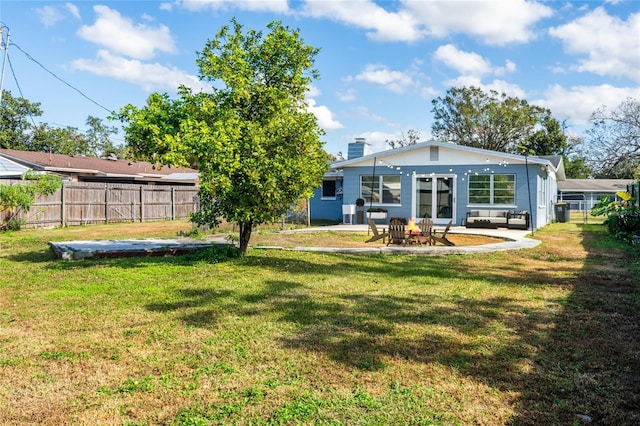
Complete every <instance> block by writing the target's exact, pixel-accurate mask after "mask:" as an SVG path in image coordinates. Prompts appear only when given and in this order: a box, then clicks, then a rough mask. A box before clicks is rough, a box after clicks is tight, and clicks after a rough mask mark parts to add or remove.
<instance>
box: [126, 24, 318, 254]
mask: <svg viewBox="0 0 640 426" xmlns="http://www.w3.org/2000/svg"><path fill="white" fill-rule="evenodd" d="M267 28H268V30H269V31H268V32H267V33H266V34H263V33H262V32H261V31H255V30H253V29H247V30H245V29H244V28H243V27H242V25H240V24H239V23H238V22H237V21H235V20H233V21H232V22H231V25H226V26H224V27H223V28H222V29H221V30H220V31H219V32H218V33H217V34H216V36H215V37H214V38H213V39H210V40H208V41H207V43H206V44H205V46H204V49H203V50H202V51H201V52H198V56H197V59H196V63H197V65H198V68H199V73H200V78H201V80H204V81H208V82H210V83H211V87H212V91H211V93H197V94H194V93H192V92H191V91H190V90H188V89H186V88H184V87H183V88H181V90H180V94H179V95H180V99H178V100H171V99H169V97H168V96H167V95H159V94H153V95H151V96H150V97H149V99H148V100H147V104H146V106H145V107H144V108H137V107H134V106H131V105H127V106H126V107H124V108H123V109H121V110H120V112H119V114H118V118H120V119H121V120H122V121H123V122H124V123H125V132H126V141H127V144H128V146H129V147H130V148H131V149H132V150H133V152H134V155H136V156H142V157H144V158H148V159H153V160H155V161H158V162H160V163H162V164H174V165H178V164H181V165H187V164H189V165H191V166H194V167H197V168H198V169H199V172H200V199H201V203H202V206H201V208H202V210H201V211H200V212H199V213H198V214H196V215H194V217H193V219H194V220H195V221H196V223H200V224H205V223H206V224H209V225H216V224H217V223H218V220H219V219H220V218H224V219H226V220H227V221H229V222H237V223H238V224H239V228H240V252H241V254H244V253H245V252H246V249H247V247H248V243H249V239H250V237H251V230H252V227H253V226H254V225H257V224H260V223H264V222H267V221H274V220H277V219H279V218H280V217H281V216H282V215H283V214H284V213H285V212H286V210H287V209H288V208H289V206H291V205H292V204H294V203H295V202H296V201H297V200H298V199H299V198H300V197H308V196H310V195H311V193H312V190H313V189H314V188H316V187H317V186H318V185H319V184H320V182H321V180H322V175H323V174H324V172H325V171H326V169H327V167H328V156H327V154H326V152H325V151H324V150H323V143H322V142H321V140H320V137H321V135H322V134H323V131H322V129H320V128H319V127H318V124H317V120H316V117H315V116H314V115H313V114H312V113H310V112H308V111H307V108H306V107H307V104H306V101H305V98H304V96H305V92H306V91H307V90H308V87H309V84H310V83H311V81H312V79H313V78H318V77H319V74H318V72H317V70H315V69H314V68H313V64H314V62H315V56H316V55H317V53H318V49H316V48H313V47H311V46H308V45H306V44H305V43H304V41H303V39H302V38H301V37H300V34H299V32H298V31H297V30H292V29H290V28H288V27H285V26H283V25H282V23H281V22H277V21H276V22H271V23H270V24H268V26H267Z"/></svg>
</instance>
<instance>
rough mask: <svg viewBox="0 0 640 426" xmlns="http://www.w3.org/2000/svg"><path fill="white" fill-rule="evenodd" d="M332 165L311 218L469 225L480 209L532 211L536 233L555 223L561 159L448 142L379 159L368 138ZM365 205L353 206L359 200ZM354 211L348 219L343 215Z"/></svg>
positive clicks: (402, 150) (407, 148)
mask: <svg viewBox="0 0 640 426" xmlns="http://www.w3.org/2000/svg"><path fill="white" fill-rule="evenodd" d="M348 152H349V158H348V159H347V160H344V161H339V162H336V163H333V164H332V165H331V167H332V170H331V172H329V173H327V174H326V175H325V177H324V179H323V183H322V186H321V187H320V188H318V189H317V190H316V191H315V193H314V197H313V198H312V199H311V201H310V217H311V219H313V220H316V219H332V220H344V221H345V222H349V221H350V220H349V219H351V220H353V218H354V217H355V220H356V222H360V223H366V220H367V216H366V214H367V212H366V211H367V210H368V209H370V208H372V209H376V208H377V209H379V210H386V211H387V214H386V217H384V219H381V220H385V221H388V220H389V219H390V218H391V217H403V218H417V219H420V218H425V217H428V218H431V219H432V220H433V221H434V223H435V224H440V225H444V224H446V223H448V222H449V221H450V220H451V221H453V223H454V224H456V225H463V224H464V223H465V220H466V217H467V212H469V211H472V210H478V209H482V210H484V211H486V210H498V211H508V212H525V211H526V212H529V213H530V217H531V223H532V225H533V227H535V228H540V227H542V226H545V225H546V224H548V223H550V222H551V221H552V220H553V214H554V211H553V207H554V204H555V202H556V200H557V198H556V196H557V195H556V194H557V189H558V181H562V180H564V179H565V175H564V166H563V163H562V158H561V157H535V156H534V157H525V156H522V155H513V154H506V153H503V152H496V151H488V150H484V149H478V148H472V147H468V146H462V145H456V144H452V143H443V142H434V141H430V142H422V143H418V144H415V145H409V146H405V147H402V148H397V149H392V150H388V151H383V152H377V153H374V154H368V153H367V145H366V142H365V141H364V140H363V139H358V140H356V142H354V143H352V144H350V145H349V151H348ZM358 199H362V200H364V206H362V207H357V206H355V204H356V200H358ZM349 212H350V213H355V215H353V216H351V215H349V216H345V215H343V213H349Z"/></svg>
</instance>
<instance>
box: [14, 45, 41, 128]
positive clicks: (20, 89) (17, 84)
mask: <svg viewBox="0 0 640 426" xmlns="http://www.w3.org/2000/svg"><path fill="white" fill-rule="evenodd" d="M7 62H9V68H10V69H11V74H12V75H13V79H14V80H15V82H16V87H17V88H18V92H19V93H20V97H21V98H22V99H25V97H24V95H23V94H22V88H20V83H18V79H17V77H16V73H15V71H14V70H13V64H12V63H11V58H10V57H9V55H7ZM29 118H31V122H32V123H33V127H36V122H35V120H34V119H33V115H32V114H31V112H29Z"/></svg>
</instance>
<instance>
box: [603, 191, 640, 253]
mask: <svg viewBox="0 0 640 426" xmlns="http://www.w3.org/2000/svg"><path fill="white" fill-rule="evenodd" d="M616 195H617V196H618V197H620V198H621V199H622V202H618V201H611V200H610V199H609V197H604V198H602V199H601V200H600V201H599V202H598V203H597V204H596V205H595V206H593V209H592V210H591V215H592V216H606V220H605V222H604V223H605V224H606V225H607V229H608V230H609V233H610V234H611V235H613V236H614V237H616V238H618V239H621V240H624V241H628V242H631V241H632V240H633V236H634V235H640V208H638V207H637V206H636V205H635V199H634V198H633V197H632V196H631V194H629V193H628V192H618V193H617V194H616Z"/></svg>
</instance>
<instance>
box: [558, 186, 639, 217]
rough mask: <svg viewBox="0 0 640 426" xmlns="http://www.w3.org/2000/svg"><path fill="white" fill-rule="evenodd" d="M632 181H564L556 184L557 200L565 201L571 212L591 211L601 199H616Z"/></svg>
mask: <svg viewBox="0 0 640 426" xmlns="http://www.w3.org/2000/svg"><path fill="white" fill-rule="evenodd" d="M633 183H634V181H633V179H566V180H564V181H561V182H558V200H559V201H566V202H567V203H568V204H569V206H570V208H571V210H591V209H592V208H593V206H594V205H595V204H596V203H598V201H600V199H601V198H604V197H609V199H611V200H615V199H618V197H617V196H616V192H624V191H626V190H627V187H628V185H631V184H633Z"/></svg>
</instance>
